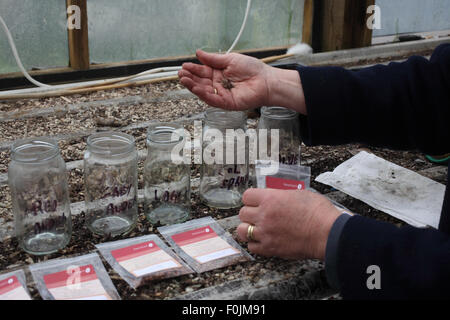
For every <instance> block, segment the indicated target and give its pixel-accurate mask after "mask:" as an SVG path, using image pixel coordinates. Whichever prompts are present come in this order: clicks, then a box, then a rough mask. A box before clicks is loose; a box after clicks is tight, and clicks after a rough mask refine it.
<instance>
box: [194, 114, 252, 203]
mask: <svg viewBox="0 0 450 320" xmlns="http://www.w3.org/2000/svg"><path fill="white" fill-rule="evenodd" d="M246 124H247V117H246V115H245V113H244V112H240V111H225V110H221V109H216V108H210V109H208V110H207V111H206V112H205V121H204V126H203V145H202V149H203V159H202V160H203V161H202V167H201V177H200V197H201V199H202V200H203V201H204V202H205V203H206V204H207V205H208V206H210V207H214V208H219V209H229V208H236V207H239V206H241V205H242V194H243V193H244V191H245V190H246V189H247V186H248V176H249V175H248V159H249V157H248V140H247V138H246V136H245V132H246ZM227 153H228V154H227Z"/></svg>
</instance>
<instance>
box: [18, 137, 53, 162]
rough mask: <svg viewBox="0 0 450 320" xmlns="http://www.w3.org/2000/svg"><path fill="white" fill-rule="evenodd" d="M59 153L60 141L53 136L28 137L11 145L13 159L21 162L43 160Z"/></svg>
mask: <svg viewBox="0 0 450 320" xmlns="http://www.w3.org/2000/svg"><path fill="white" fill-rule="evenodd" d="M57 155H59V147H58V142H57V141H56V140H55V139H51V138H45V137H41V138H28V139H21V140H18V141H16V142H15V143H14V144H13V145H12V146H11V159H12V160H14V161H19V162H28V163H29V162H43V161H47V160H50V159H52V158H54V157H56V156H57Z"/></svg>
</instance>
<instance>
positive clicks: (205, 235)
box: [172, 226, 239, 263]
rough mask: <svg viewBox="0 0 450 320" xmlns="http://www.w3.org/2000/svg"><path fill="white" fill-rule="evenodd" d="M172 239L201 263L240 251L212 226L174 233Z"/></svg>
mask: <svg viewBox="0 0 450 320" xmlns="http://www.w3.org/2000/svg"><path fill="white" fill-rule="evenodd" d="M172 239H173V241H175V243H176V244H178V245H179V246H180V248H181V249H183V251H184V252H186V253H187V254H188V255H189V256H191V257H192V258H194V259H195V260H197V262H199V263H206V262H209V261H211V260H216V259H220V258H223V257H226V256H231V255H235V254H238V253H239V251H238V250H237V249H236V248H233V247H232V246H231V245H230V244H229V243H228V242H226V241H225V240H223V239H222V238H221V237H219V236H218V235H217V233H215V232H214V230H213V229H212V228H211V227H210V226H206V227H202V228H198V229H194V230H190V231H186V232H183V233H179V234H176V235H173V236H172Z"/></svg>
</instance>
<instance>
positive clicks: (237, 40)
mask: <svg viewBox="0 0 450 320" xmlns="http://www.w3.org/2000/svg"><path fill="white" fill-rule="evenodd" d="M251 6H252V0H247V9H245V16H244V21H243V22H242V26H241V30H239V33H238V35H237V37H236V39H235V40H234V42H233V44H232V45H231V47H230V49H228V51H227V53H230V52H231V51H233V49H234V47H235V46H236V44H237V43H238V42H239V40H240V39H241V36H242V33H243V32H244V29H245V26H246V25H247V18H248V14H249V12H250V8H251Z"/></svg>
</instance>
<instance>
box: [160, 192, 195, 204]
mask: <svg viewBox="0 0 450 320" xmlns="http://www.w3.org/2000/svg"><path fill="white" fill-rule="evenodd" d="M158 191H159V194H158ZM188 192H189V191H185V192H184V193H183V192H182V191H176V190H173V191H170V190H166V191H164V192H162V194H161V191H160V190H159V189H155V190H154V194H155V198H154V200H155V201H161V202H172V203H176V202H179V201H180V200H183V199H186V198H187V194H188Z"/></svg>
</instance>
